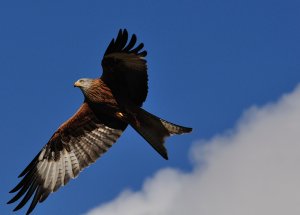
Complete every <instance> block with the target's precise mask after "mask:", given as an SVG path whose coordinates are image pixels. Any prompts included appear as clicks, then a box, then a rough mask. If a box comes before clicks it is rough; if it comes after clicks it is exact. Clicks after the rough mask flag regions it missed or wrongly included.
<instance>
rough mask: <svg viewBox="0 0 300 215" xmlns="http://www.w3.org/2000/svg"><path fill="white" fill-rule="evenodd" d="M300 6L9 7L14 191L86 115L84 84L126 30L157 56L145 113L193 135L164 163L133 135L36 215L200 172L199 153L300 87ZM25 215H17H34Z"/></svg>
mask: <svg viewBox="0 0 300 215" xmlns="http://www.w3.org/2000/svg"><path fill="white" fill-rule="evenodd" d="M299 10H300V3H299V1H292V0H287V1H266V0H262V1H255V0H254V1H232V0H229V1H217V0H209V1H208V0H205V1H180V2H179V1H177V2H174V1H157V2H154V1H113V2H105V3H104V2H102V1H95V0H91V1H88V2H83V1H51V2H50V1H48V2H40V1H26V3H25V2H24V1H18V2H4V1H1V2H0V26H1V34H0V71H1V80H2V81H1V85H0V96H1V98H2V102H1V106H0V110H1V111H0V113H1V122H2V123H1V124H0V129H1V134H2V135H1V137H2V138H1V139H2V141H1V142H2V143H1V144H2V156H1V157H0V161H1V163H2V166H3V167H2V175H1V188H0V191H1V195H0V201H1V202H2V204H0V212H1V214H10V213H11V210H12V209H13V206H7V205H5V204H3V203H5V202H7V200H9V199H10V198H11V197H12V196H11V195H9V194H8V191H9V190H10V189H11V188H12V187H13V186H14V185H15V184H16V183H17V182H18V179H17V175H18V174H19V173H20V172H21V171H22V170H23V168H24V167H25V166H26V165H27V164H28V162H30V161H31V159H32V158H33V157H34V156H35V155H36V153H38V151H39V150H40V149H41V148H42V147H43V146H44V144H46V142H47V141H48V139H49V138H50V137H51V135H52V133H53V132H54V131H55V130H56V128H57V127H58V126H59V125H60V124H61V123H62V122H64V121H65V120H66V119H67V118H69V117H70V116H71V115H72V114H73V113H74V112H75V111H76V109H77V108H78V107H79V105H80V104H81V103H82V100H83V96H82V94H81V92H80V91H79V90H78V89H74V88H73V83H74V81H76V80H77V79H79V78H81V77H99V76H100V75H101V67H100V60H101V59H102V56H103V53H104V51H105V48H106V47H107V45H108V43H109V41H110V40H111V38H112V37H115V36H116V34H117V32H118V30H119V29H120V28H127V29H128V31H129V33H135V34H137V36H138V40H139V41H141V42H144V43H145V48H146V50H147V51H148V56H147V60H148V67H149V71H148V73H149V94H148V98H147V101H146V103H145V104H144V108H145V109H147V110H148V111H150V112H152V113H154V114H156V115H158V116H160V117H162V118H165V119H167V120H169V121H172V122H175V123H178V124H182V125H186V126H190V127H193V128H194V131H193V133H192V134H190V135H184V136H179V137H173V138H170V139H168V141H167V148H168V151H169V158H170V160H169V161H165V160H163V159H161V158H160V157H159V155H157V154H156V152H155V151H153V150H152V148H151V147H149V146H148V144H147V143H146V142H145V141H144V140H143V139H142V138H141V137H139V136H138V135H137V134H136V133H135V132H134V131H133V130H132V129H128V130H126V132H125V133H124V134H123V136H122V137H121V138H120V139H119V141H118V142H117V144H116V145H115V146H114V147H113V148H112V149H111V150H110V151H109V152H108V153H107V154H105V156H103V157H102V158H101V159H100V160H98V162H96V163H95V164H94V165H92V166H91V167H90V168H88V169H86V170H85V171H83V172H82V173H81V174H80V176H79V178H77V179H76V180H74V181H72V182H70V183H69V184H68V186H66V187H64V188H62V189H60V190H59V191H58V192H57V193H55V194H53V195H51V196H50V197H49V198H48V199H47V201H46V202H44V203H43V204H40V205H38V206H37V208H36V209H35V214H44V215H47V214H83V213H85V212H86V211H88V210H90V209H91V208H93V207H95V206H97V205H99V204H101V203H104V202H107V201H110V200H112V199H113V198H115V197H116V196H117V195H118V194H119V193H120V192H121V191H122V190H123V189H124V188H130V189H132V190H139V189H140V188H141V186H142V184H143V181H144V180H145V178H148V177H150V176H152V175H153V174H154V173H155V172H156V171H157V170H159V169H161V168H165V167H172V168H177V169H180V170H181V171H186V172H189V171H191V169H192V168H193V167H192V165H191V162H190V160H189V150H190V147H191V146H192V144H193V142H194V141H196V140H199V139H209V138H211V137H212V136H214V135H215V134H218V133H220V132H223V131H224V130H227V129H230V128H231V127H232V126H233V125H234V124H235V122H236V121H237V119H238V118H239V117H240V115H241V114H242V113H243V111H244V110H245V109H247V108H248V107H249V106H252V105H258V106H261V105H263V104H265V103H267V102H272V101H275V100H277V99H278V98H279V97H280V96H281V95H282V94H284V93H287V92H290V91H291V90H292V89H294V88H295V86H296V85H297V84H298V83H299V80H300V72H299V71H300V63H299V59H300V28H299V20H300V13H299ZM23 213H24V210H23V211H22V212H19V213H17V214H23Z"/></svg>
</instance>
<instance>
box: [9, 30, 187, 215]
mask: <svg viewBox="0 0 300 215" xmlns="http://www.w3.org/2000/svg"><path fill="white" fill-rule="evenodd" d="M136 42H137V37H136V35H135V34H133V35H132V36H131V38H130V40H129V37H128V32H127V30H126V29H124V30H122V29H121V30H120V31H119V33H118V36H117V38H116V39H112V41H111V42H110V44H109V45H108V47H107V49H106V51H105V53H104V56H103V59H102V62H101V65H102V68H103V73H102V76H101V77H100V78H96V79H89V78H82V79H79V80H78V81H77V82H75V84H74V86H75V87H78V88H80V90H81V91H82V93H83V95H84V102H83V104H82V105H81V106H80V108H79V109H78V111H77V112H76V113H75V114H74V115H73V116H72V117H71V118H70V119H68V120H67V121H66V122H64V123H63V124H62V125H61V126H60V127H59V128H58V129H57V130H56V131H55V133H54V134H53V135H52V137H51V138H50V140H49V142H48V143H47V144H46V145H45V146H44V147H43V148H42V150H41V151H40V152H39V153H38V154H37V155H36V157H35V158H34V159H33V160H32V161H31V163H30V164H29V165H28V166H27V167H26V168H25V169H24V170H23V172H22V173H21V174H20V175H19V178H22V179H21V181H20V182H19V183H18V184H17V186H16V187H15V188H14V189H12V190H11V191H10V193H15V192H16V195H15V196H14V197H13V198H12V199H11V200H10V201H9V202H8V204H10V203H13V202H16V201H18V200H19V199H21V198H22V200H21V201H20V202H19V203H18V205H17V206H16V208H15V209H14V211H17V210H19V209H21V208H22V207H23V206H24V205H25V204H26V203H27V202H28V201H29V200H30V198H31V197H32V196H33V198H32V201H31V204H30V206H29V209H28V210H27V213H26V214H30V213H31V212H32V211H33V209H34V208H35V206H36V205H37V203H41V202H43V201H45V200H46V199H47V197H48V196H49V194H51V193H52V192H55V191H57V190H58V189H59V188H60V187H62V186H64V185H65V184H67V183H68V182H69V180H70V179H72V178H75V177H77V176H78V174H79V173H80V171H82V170H83V169H84V168H85V167H87V166H89V165H90V164H92V163H94V162H95V161H96V160H97V159H98V158H99V157H100V156H101V155H102V154H104V153H105V152H106V151H107V150H108V149H109V148H110V147H111V146H112V145H113V144H114V143H115V142H116V140H117V139H118V138H119V137H120V135H121V134H122V132H123V131H124V130H125V129H126V127H127V126H128V125H130V126H131V127H132V128H134V130H135V131H137V132H138V133H139V134H140V135H141V136H142V137H143V138H144V139H145V140H146V141H147V142H148V143H149V144H150V145H151V146H152V147H153V148H154V149H155V150H156V151H157V152H158V153H159V154H160V155H161V156H162V157H163V158H164V159H168V155H167V150H166V148H165V147H164V141H165V138H166V137H169V136H171V135H174V134H183V133H189V132H191V131H192V129H191V128H187V127H183V126H180V125H176V124H174V123H171V122H168V121H166V120H164V119H161V118H159V117H157V116H155V115H153V114H151V113H149V112H147V111H146V110H144V109H142V108H141V106H142V104H143V103H144V101H145V100H146V97H147V93H148V75H147V62H146V60H145V57H146V55H147V52H146V51H145V50H143V48H144V44H143V43H140V44H138V45H136Z"/></svg>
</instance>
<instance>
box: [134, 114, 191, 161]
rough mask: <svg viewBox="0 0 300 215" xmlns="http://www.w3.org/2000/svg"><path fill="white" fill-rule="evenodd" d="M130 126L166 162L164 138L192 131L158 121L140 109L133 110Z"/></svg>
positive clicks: (164, 121) (161, 120)
mask: <svg viewBox="0 0 300 215" xmlns="http://www.w3.org/2000/svg"><path fill="white" fill-rule="evenodd" d="M130 125H131V126H132V127H133V128H134V129H135V130H136V131H137V132H138V133H139V134H140V135H141V136H142V137H143V138H144V139H145V140H146V141H147V142H148V143H150V145H151V146H152V147H153V148H154V149H155V150H156V151H157V152H158V153H159V154H160V155H161V156H162V157H163V158H165V159H166V160H168V154H167V150H166V148H165V147H164V142H165V138H166V137H169V136H171V135H174V134H184V133H189V132H191V131H192V128H187V127H183V126H180V125H176V124H174V123H171V122H168V121H166V120H163V119H160V118H159V117H157V116H155V115H153V114H151V113H149V112H147V111H145V110H143V109H142V108H137V109H135V110H134V120H132V122H131V123H130Z"/></svg>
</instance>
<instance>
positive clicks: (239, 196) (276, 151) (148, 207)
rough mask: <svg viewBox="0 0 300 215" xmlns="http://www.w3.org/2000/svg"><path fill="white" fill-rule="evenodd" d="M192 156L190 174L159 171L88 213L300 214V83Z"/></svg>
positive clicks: (252, 111) (253, 110) (200, 146)
mask: <svg viewBox="0 0 300 215" xmlns="http://www.w3.org/2000/svg"><path fill="white" fill-rule="evenodd" d="M191 154H192V156H191V157H192V159H193V161H194V165H195V167H194V170H193V171H192V172H190V173H183V172H180V170H177V169H163V170H160V171H158V172H157V174H156V175H155V176H154V177H153V178H150V179H148V180H146V181H145V182H144V185H143V188H142V190H140V191H138V192H131V191H124V192H122V193H121V194H120V196H119V197H117V198H116V199H115V200H113V201H111V202H109V203H105V204H103V205H100V206H99V207H97V208H95V209H93V210H91V211H90V212H88V213H87V215H127V214H128V215H198V214H200V215H254V214H255V215H269V214H270V215H271V214H272V215H283V214H288V215H299V214H300V87H298V88H296V90H295V91H294V92H293V93H291V94H288V95H285V96H283V97H282V98H281V99H280V100H279V101H278V102H277V103H275V104H268V105H266V106H264V107H261V108H257V107H252V108H250V109H249V110H248V111H246V113H245V114H244V115H243V117H241V120H239V122H238V124H237V126H236V128H234V129H233V130H231V131H227V132H225V133H224V134H222V135H216V136H215V137H213V138H212V139H211V140H208V141H203V140H202V141H200V143H196V144H194V146H193V148H192V150H191Z"/></svg>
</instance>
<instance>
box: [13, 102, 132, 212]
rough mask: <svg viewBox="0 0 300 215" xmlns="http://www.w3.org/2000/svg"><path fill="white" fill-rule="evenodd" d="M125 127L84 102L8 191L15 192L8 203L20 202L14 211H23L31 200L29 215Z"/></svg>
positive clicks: (96, 155) (106, 146)
mask: <svg viewBox="0 0 300 215" xmlns="http://www.w3.org/2000/svg"><path fill="white" fill-rule="evenodd" d="M126 126H127V124H125V123H124V122H121V121H119V120H117V119H115V118H111V117H108V116H105V115H101V116H98V115H97V116H96V115H95V113H94V112H93V111H92V110H91V109H90V107H89V105H88V104H86V103H83V105H82V106H81V107H80V109H79V110H78V111H77V113H76V114H75V115H74V116H73V117H72V118H70V119H69V120H68V121H66V122H65V123H64V124H63V125H62V126H61V127H60V128H59V129H58V130H57V131H56V132H55V133H54V135H53V136H52V138H51V139H50V140H49V142H48V143H47V144H46V145H45V146H44V147H43V149H42V150H41V151H40V152H39V153H38V154H37V156H36V157H35V158H34V159H33V160H32V162H31V163H30V164H29V165H28V166H27V167H26V168H25V169H24V171H23V172H22V173H21V174H20V176H19V177H23V178H22V180H21V181H20V183H19V184H18V185H17V186H16V187H15V188H14V189H13V190H12V191H11V193H14V192H18V193H17V194H16V195H15V196H14V197H13V198H12V199H11V200H10V201H9V202H8V203H9V204H10V203H13V202H15V201H17V200H19V199H20V198H21V197H22V196H24V197H23V199H22V200H21V201H20V203H19V204H18V205H17V207H16V208H15V209H14V211H16V210H19V209H20V208H22V207H23V206H24V205H25V204H26V203H27V202H28V201H29V199H30V198H31V197H32V196H34V197H33V200H32V202H31V205H30V207H29V209H28V211H27V214H30V213H31V212H32V210H33V209H34V208H35V206H36V204H37V203H38V202H43V201H44V200H45V199H46V198H47V197H48V196H49V194H50V193H52V192H55V191H56V190H58V189H59V188H60V187H61V186H64V185H65V184H66V183H68V181H69V180H70V179H71V178H75V177H76V176H78V174H79V172H80V171H81V170H83V169H84V168H85V167H87V166H88V165H90V164H91V163H94V162H95V161H96V159H97V158H99V157H100V156H101V155H102V154H103V153H105V152H106V151H107V150H108V149H109V148H110V147H111V146H112V145H113V144H114V143H115V141H116V140H117V139H118V137H120V135H121V134H122V132H123V130H124V129H125V128H126Z"/></svg>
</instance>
